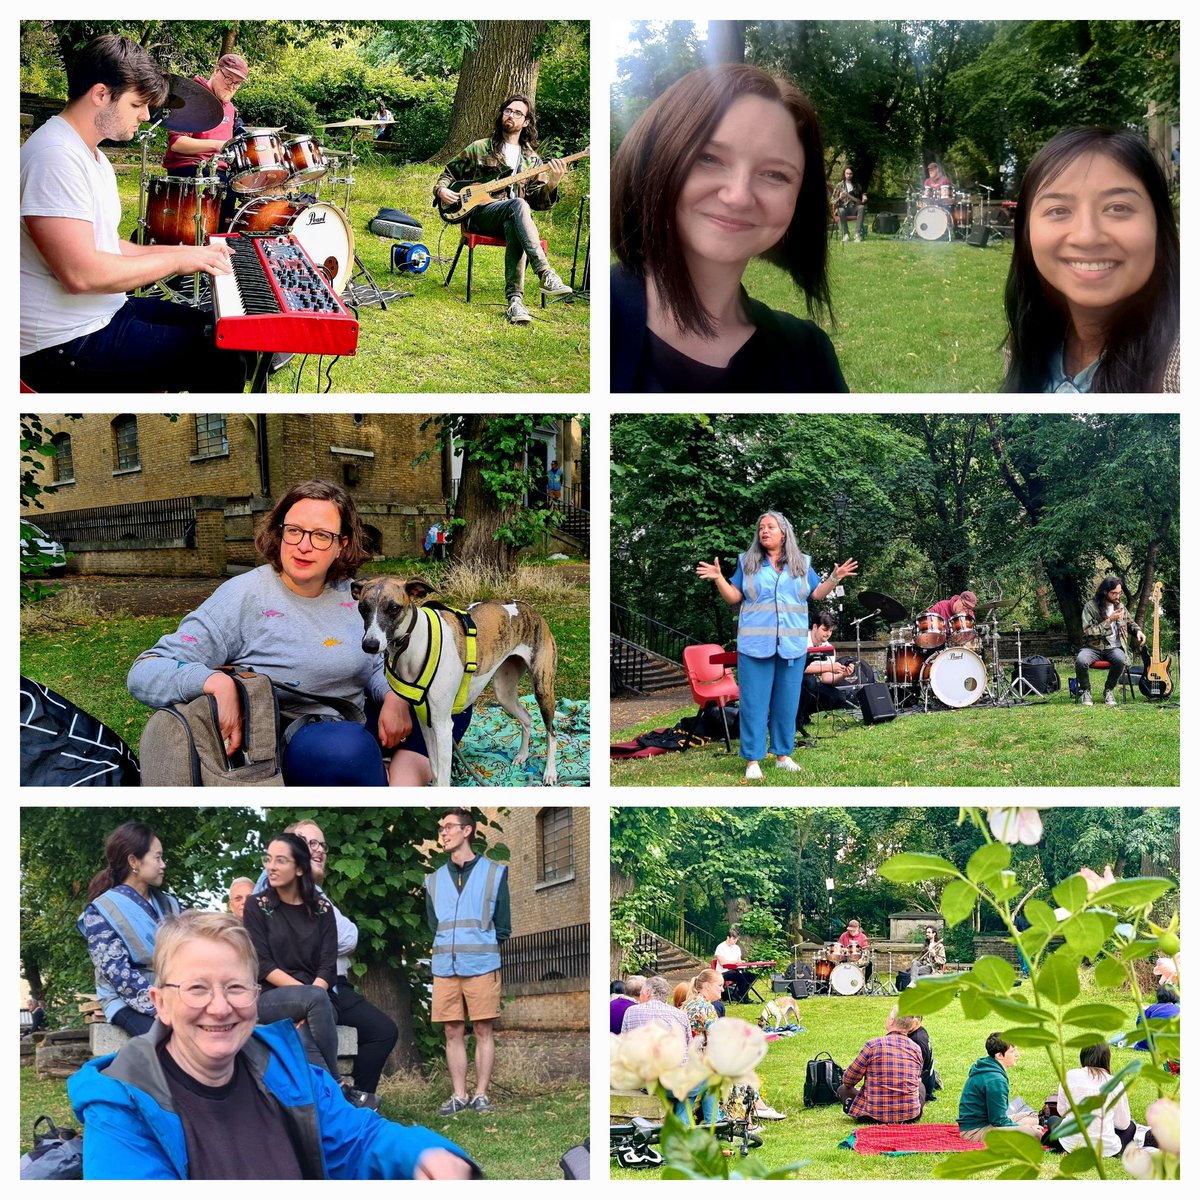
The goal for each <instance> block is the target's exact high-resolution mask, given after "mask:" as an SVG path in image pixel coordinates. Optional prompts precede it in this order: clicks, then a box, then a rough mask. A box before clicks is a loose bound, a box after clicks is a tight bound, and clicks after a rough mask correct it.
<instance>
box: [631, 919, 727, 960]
mask: <svg viewBox="0 0 1200 1200" xmlns="http://www.w3.org/2000/svg"><path fill="white" fill-rule="evenodd" d="M639 923H640V924H641V925H642V926H644V927H645V928H646V929H648V930H649V931H650V932H651V933H652V934H655V935H657V936H658V937H660V938H662V939H663V940H664V941H668V942H671V943H673V944H674V945H676V946H678V947H679V948H680V949H681V950H686V951H687V952H688V954H690V955H691V956H692V957H693V958H697V959H699V960H700V961H701V962H702V963H707V962H710V961H711V960H712V956H713V948H714V947H715V946H716V944H717V942H718V941H719V940H720V939H718V938H717V936H716V935H715V934H714V933H712V931H711V930H708V929H701V928H700V926H699V925H693V924H692V923H691V922H690V921H687V920H684V918H683V917H681V916H679V915H678V914H677V913H666V912H654V913H649V914H647V915H646V916H643V917H642V918H641V919H640V922H639Z"/></svg>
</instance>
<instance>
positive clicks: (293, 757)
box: [128, 480, 430, 787]
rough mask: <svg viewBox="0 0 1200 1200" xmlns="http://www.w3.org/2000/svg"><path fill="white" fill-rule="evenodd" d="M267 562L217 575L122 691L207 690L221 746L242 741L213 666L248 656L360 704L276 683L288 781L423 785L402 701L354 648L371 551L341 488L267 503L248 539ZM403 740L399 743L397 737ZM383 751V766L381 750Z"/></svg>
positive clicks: (231, 750)
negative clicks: (221, 579)
mask: <svg viewBox="0 0 1200 1200" xmlns="http://www.w3.org/2000/svg"><path fill="white" fill-rule="evenodd" d="M254 544H255V546H256V548H257V549H258V552H259V554H261V555H262V557H263V558H264V559H266V564H265V565H264V566H261V567H257V568H256V569H255V570H253V571H247V572H246V573H245V574H244V575H238V576H236V577H234V578H233V579H230V580H228V581H226V582H225V583H223V584H222V585H221V586H220V587H219V588H217V590H216V591H215V592H214V593H213V594H212V595H211V596H210V597H209V598H208V599H207V600H206V601H205V602H204V603H203V604H202V605H201V606H200V607H199V608H198V609H196V611H195V612H193V613H190V614H189V615H188V616H186V617H184V619H183V621H182V622H181V623H180V625H179V628H178V629H176V630H175V631H174V632H173V633H168V634H165V635H164V636H163V637H161V638H160V639H159V640H158V642H157V644H156V645H154V646H153V647H152V648H151V649H149V650H147V651H146V652H145V653H144V654H142V655H141V656H140V657H139V658H138V659H137V661H136V662H135V663H134V664H133V666H132V667H131V668H130V671H129V680H128V686H129V691H130V693H131V694H132V695H133V697H134V698H135V699H136V700H140V701H141V702H142V703H143V704H148V705H151V706H152V707H154V708H161V707H165V706H167V705H170V704H178V703H183V702H186V701H188V700H194V699H196V697H197V696H200V695H203V694H208V695H210V696H212V697H213V698H214V699H215V700H216V703H217V714H218V718H219V720H220V723H221V732H222V734H223V735H224V736H225V738H226V752H227V753H228V754H229V755H230V757H231V758H232V757H233V756H235V755H236V753H237V751H238V749H239V747H240V746H241V741H242V714H241V710H240V705H239V703H238V698H237V691H236V688H235V687H234V684H233V681H232V679H230V677H229V676H228V675H227V674H225V673H223V672H221V671H218V670H216V668H217V667H220V666H223V665H227V664H228V665H234V666H244V667H252V668H253V669H254V670H255V671H259V672H261V673H262V674H265V675H267V676H269V677H270V678H271V679H273V680H276V681H277V682H279V683H288V684H291V685H292V686H293V687H298V688H300V689H301V690H303V691H306V692H311V693H314V694H316V695H318V696H332V697H338V698H341V699H343V700H349V701H351V702H352V703H354V704H357V705H358V706H359V707H360V708H361V707H364V698H365V700H366V702H367V703H366V705H365V707H366V710H367V724H366V725H358V724H356V723H355V722H353V721H345V720H342V719H340V718H339V716H338V714H336V713H335V712H333V710H332V709H330V708H328V707H326V706H323V705H320V704H315V703H313V702H311V701H305V700H301V699H299V698H298V697H294V696H289V695H288V694H286V693H280V694H279V703H280V708H281V710H282V712H283V715H284V716H285V717H287V718H289V719H290V724H289V725H288V726H287V729H286V732H285V739H286V741H287V750H286V752H285V755H284V760H283V777H284V782H285V783H286V784H288V785H289V786H318V787H319V786H326V787H335V786H341V787H375V786H378V787H382V786H385V785H387V784H389V783H390V784H391V785H392V786H402V785H408V786H423V785H424V784H426V783H428V782H429V779H430V774H429V760H428V754H427V753H426V751H425V745H424V742H423V741H422V740H421V732H420V727H419V726H418V725H416V723H415V722H414V721H413V719H412V710H411V709H410V708H409V705H408V702H407V701H406V700H403V699H401V698H400V697H399V696H397V695H396V694H395V693H394V692H393V691H392V690H391V689H390V688H389V687H388V684H387V680H386V679H385V678H384V673H383V660H382V657H381V656H379V655H374V656H368V655H366V654H364V653H363V650H362V637H363V627H362V619H361V618H360V617H359V615H358V609H357V606H356V605H355V603H354V601H353V600H352V599H351V597H350V581H351V579H352V578H353V577H354V573H355V571H357V570H358V568H359V567H360V566H361V565H362V563H364V562H365V561H366V560H367V558H368V557H369V555H368V553H367V550H366V546H365V537H364V533H363V527H362V522H361V521H360V520H359V516H358V511H357V509H356V508H355V506H354V501H353V500H352V499H351V498H350V495H349V493H348V492H347V491H346V490H345V489H344V488H342V487H340V486H338V485H337V484H336V483H328V482H325V481H323V480H308V481H306V482H304V483H298V484H296V485H295V486H294V487H292V488H291V489H290V490H289V491H288V492H287V493H286V494H285V495H284V496H283V498H282V499H281V500H280V501H279V502H278V503H277V504H276V505H275V507H274V508H273V509H272V510H271V512H270V514H269V515H268V516H267V518H266V519H265V520H264V522H263V524H262V526H261V527H260V528H259V531H258V536H257V537H256V538H255V543H254ZM401 744H402V745H401ZM393 747H394V748H396V749H394V750H393V753H392V758H391V765H390V767H389V768H388V770H386V771H385V769H384V765H383V755H382V749H386V748H393Z"/></svg>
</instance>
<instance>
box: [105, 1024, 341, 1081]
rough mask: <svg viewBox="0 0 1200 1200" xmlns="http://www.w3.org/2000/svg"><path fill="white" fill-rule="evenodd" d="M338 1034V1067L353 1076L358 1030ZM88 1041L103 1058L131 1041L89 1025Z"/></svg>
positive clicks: (113, 1029)
mask: <svg viewBox="0 0 1200 1200" xmlns="http://www.w3.org/2000/svg"><path fill="white" fill-rule="evenodd" d="M337 1034H338V1067H339V1069H340V1070H341V1072H342V1074H343V1075H353V1074H354V1058H355V1055H357V1054H358V1030H357V1029H355V1028H354V1027H353V1026H352V1025H339V1026H338V1027H337ZM88 1039H89V1042H90V1044H91V1051H92V1057H93V1058H101V1057H102V1056H103V1055H105V1054H116V1052H117V1051H118V1050H120V1048H121V1047H122V1046H123V1045H125V1043H126V1042H127V1041H129V1034H127V1033H126V1032H125V1030H123V1029H122V1028H121V1027H120V1026H119V1025H108V1024H103V1025H89V1026H88Z"/></svg>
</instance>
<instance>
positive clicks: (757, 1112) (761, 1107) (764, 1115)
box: [754, 1101, 787, 1121]
mask: <svg viewBox="0 0 1200 1200" xmlns="http://www.w3.org/2000/svg"><path fill="white" fill-rule="evenodd" d="M786 1117H787V1113H781V1112H776V1111H775V1109H773V1108H772V1107H771V1106H770V1105H769V1104H763V1103H762V1102H761V1101H760V1102H759V1103H758V1104H756V1105H755V1106H754V1119H755V1120H756V1121H783V1120H785V1119H786Z"/></svg>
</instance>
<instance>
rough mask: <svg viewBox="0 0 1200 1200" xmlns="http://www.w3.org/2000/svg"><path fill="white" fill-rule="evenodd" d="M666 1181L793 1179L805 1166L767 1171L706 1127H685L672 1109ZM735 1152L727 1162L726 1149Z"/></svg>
mask: <svg viewBox="0 0 1200 1200" xmlns="http://www.w3.org/2000/svg"><path fill="white" fill-rule="evenodd" d="M661 1141H662V1152H663V1158H664V1159H665V1160H666V1162H665V1165H664V1166H663V1170H662V1178H663V1179H791V1178H793V1177H794V1176H795V1174H796V1172H797V1171H799V1170H800V1168H801V1167H803V1166H805V1165H806V1164H805V1163H804V1162H797V1163H791V1164H790V1165H789V1166H786V1167H767V1166H765V1165H764V1164H763V1162H762V1161H761V1159H758V1158H755V1156H754V1155H753V1154H750V1155H747V1156H745V1157H743V1156H742V1155H741V1153H740V1152H739V1151H737V1149H736V1147H737V1143H736V1142H733V1143H730V1142H720V1141H718V1140H717V1139H716V1137H714V1136H713V1133H712V1131H711V1130H710V1129H709V1128H708V1127H707V1126H704V1125H698V1126H686V1125H684V1124H683V1122H682V1121H680V1120H679V1119H678V1118H677V1117H676V1116H675V1114H674V1112H672V1111H671V1110H670V1109H669V1108H668V1110H667V1116H666V1119H665V1120H664V1122H663V1128H662V1134H661ZM726 1148H733V1150H734V1155H733V1156H732V1157H729V1158H727V1157H726V1156H725V1149H726Z"/></svg>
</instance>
